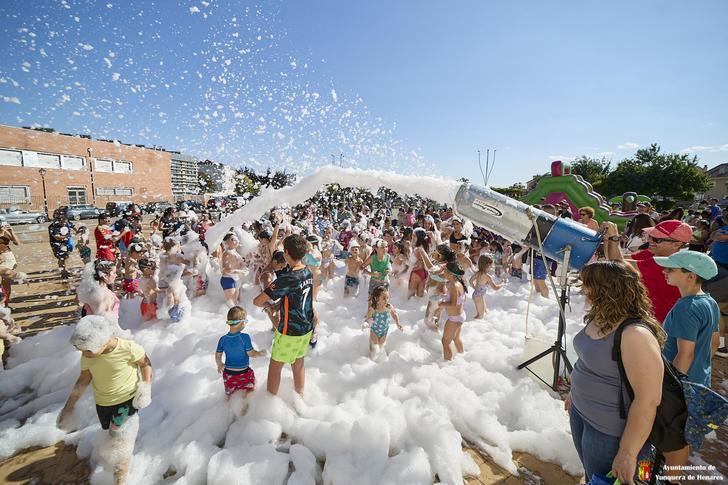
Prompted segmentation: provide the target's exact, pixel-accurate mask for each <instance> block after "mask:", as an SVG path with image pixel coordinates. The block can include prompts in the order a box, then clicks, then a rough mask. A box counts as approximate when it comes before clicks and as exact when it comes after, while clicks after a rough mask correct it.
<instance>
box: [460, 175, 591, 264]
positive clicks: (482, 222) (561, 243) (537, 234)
mask: <svg viewBox="0 0 728 485" xmlns="http://www.w3.org/2000/svg"><path fill="white" fill-rule="evenodd" d="M455 212H456V213H457V214H458V215H460V216H462V217H466V218H468V219H470V220H471V221H473V222H474V223H476V224H477V225H479V226H483V227H485V228H487V229H489V230H490V231H492V232H495V233H496V234H500V235H501V236H503V237H505V238H507V239H509V240H511V241H513V242H516V243H518V244H521V245H525V246H528V247H530V248H533V249H536V250H541V247H542V248H543V254H544V255H545V256H546V257H547V258H551V259H553V260H556V261H559V262H561V263H563V262H564V257H565V255H566V259H567V261H566V265H567V266H568V267H570V268H572V269H579V268H581V267H582V266H584V265H585V264H586V263H588V262H589V260H590V259H591V257H592V256H593V255H594V252H596V250H597V248H598V247H599V244H600V243H601V241H602V236H601V234H599V233H597V232H596V231H593V230H591V229H589V228H588V227H586V226H584V225H582V224H579V223H576V222H574V221H572V220H571V219H563V218H560V217H555V216H552V215H551V214H548V213H546V212H544V211H542V210H539V209H536V208H534V207H531V206H529V205H526V204H524V203H523V202H519V201H517V200H515V199H511V198H510V197H508V196H506V195H503V194H500V193H498V192H495V191H493V190H491V189H489V188H487V187H478V186H474V185H470V184H469V183H464V184H463V185H462V186H461V187H460V189H459V190H458V192H457V195H456V196H455ZM539 239H540V241H541V244H539ZM567 249H568V250H570V251H567ZM569 252H570V253H571V254H570V255H569V254H568V253H569Z"/></svg>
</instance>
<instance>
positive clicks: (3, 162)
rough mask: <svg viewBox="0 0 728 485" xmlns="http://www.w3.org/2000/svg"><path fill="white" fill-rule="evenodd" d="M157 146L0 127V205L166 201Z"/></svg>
mask: <svg viewBox="0 0 728 485" xmlns="http://www.w3.org/2000/svg"><path fill="white" fill-rule="evenodd" d="M171 157H172V154H171V153H170V152H167V151H164V150H161V149H149V148H146V147H143V146H140V145H127V144H123V143H119V142H114V141H105V140H93V139H91V137H89V136H85V135H68V134H63V133H49V132H44V131H38V130H32V129H25V128H15V127H10V126H4V125H0V207H8V206H17V207H20V208H24V209H28V210H42V209H43V208H44V207H47V208H48V210H49V211H50V212H52V211H53V210H54V209H55V208H56V207H58V206H61V205H82V204H91V205H95V206H97V207H104V206H105V205H106V203H107V202H110V201H114V202H137V203H147V202H153V201H172V199H173V196H172V172H171V165H172V158H171Z"/></svg>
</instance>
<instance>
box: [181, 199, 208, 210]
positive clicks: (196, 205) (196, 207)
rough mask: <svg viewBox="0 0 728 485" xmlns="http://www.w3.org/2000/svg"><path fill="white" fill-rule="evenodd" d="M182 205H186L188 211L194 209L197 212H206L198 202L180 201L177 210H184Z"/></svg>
mask: <svg viewBox="0 0 728 485" xmlns="http://www.w3.org/2000/svg"><path fill="white" fill-rule="evenodd" d="M182 204H185V205H186V206H187V208H188V209H192V210H193V211H195V212H202V211H204V210H205V206H204V205H203V204H202V203H201V202H198V201H196V200H180V201H179V202H177V210H180V209H181V208H182Z"/></svg>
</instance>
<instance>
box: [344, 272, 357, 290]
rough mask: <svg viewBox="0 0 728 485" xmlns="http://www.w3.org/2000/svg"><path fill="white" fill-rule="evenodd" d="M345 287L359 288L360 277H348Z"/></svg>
mask: <svg viewBox="0 0 728 485" xmlns="http://www.w3.org/2000/svg"><path fill="white" fill-rule="evenodd" d="M344 286H345V287H349V288H358V287H359V277H358V276H349V275H346V279H345V280H344Z"/></svg>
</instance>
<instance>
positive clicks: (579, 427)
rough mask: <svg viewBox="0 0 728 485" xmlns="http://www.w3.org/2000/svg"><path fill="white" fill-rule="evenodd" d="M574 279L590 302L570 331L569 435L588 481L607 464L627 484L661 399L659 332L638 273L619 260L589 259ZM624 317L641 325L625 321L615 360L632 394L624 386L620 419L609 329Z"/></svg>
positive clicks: (618, 383) (604, 470) (604, 472)
mask: <svg viewBox="0 0 728 485" xmlns="http://www.w3.org/2000/svg"><path fill="white" fill-rule="evenodd" d="M581 279H582V282H583V284H582V291H583V293H584V296H585V297H586V301H587V304H588V305H589V308H588V310H587V312H586V315H585V317H584V320H585V322H586V327H585V328H584V329H582V330H581V331H580V332H579V333H578V334H577V335H576V337H575V338H574V349H575V350H576V353H577V356H578V357H579V359H578V360H577V361H576V364H575V365H574V371H573V373H572V374H571V394H570V395H569V396H568V397H567V399H566V402H565V408H566V409H567V410H568V411H569V421H570V425H571V435H572V438H573V440H574V445H575V446H576V451H577V453H578V454H579V458H580V459H581V463H582V465H583V466H584V474H585V476H586V481H587V483H588V482H589V481H590V480H591V478H592V475H594V474H601V475H607V474H608V473H609V472H610V471H612V472H614V474H615V475H616V476H617V477H618V478H619V479H620V480H621V481H622V483H629V484H631V483H633V479H634V477H635V476H636V471H637V459H638V456H639V457H640V459H642V458H643V457H645V456H646V455H647V454H648V453H647V452H648V450H649V447H648V446H647V445H646V441H647V437H648V436H649V434H650V431H651V430H652V424H653V422H654V420H655V412H656V410H657V406H658V405H659V404H660V400H661V398H662V375H663V366H662V358H661V357H660V352H661V351H660V346H661V345H662V344H663V342H664V332H663V331H662V329H661V328H660V326H659V324H658V323H657V321H656V320H655V317H654V316H653V315H652V308H651V305H650V300H649V298H648V296H647V290H646V289H645V287H644V285H643V284H642V282H641V281H640V276H639V274H638V273H637V272H636V271H635V270H634V269H632V267H630V266H629V265H627V264H626V263H623V262H616V261H597V262H595V263H592V264H588V265H586V266H584V267H583V268H582V270H581ZM627 318H639V319H640V320H641V325H630V326H628V327H627V328H625V329H624V332H623V333H622V345H621V351H622V361H623V363H624V367H625V371H626V373H627V377H628V379H629V382H630V384H631V385H632V388H633V389H634V394H635V398H634V401H631V402H630V401H629V396H628V395H627V392H626V391H625V392H624V393H623V394H624V398H625V401H626V402H625V405H626V406H627V419H626V420H625V419H622V418H620V415H619V399H620V398H619V391H620V386H622V382H621V379H620V377H619V370H618V369H617V362H616V361H614V360H612V344H613V342H614V331H615V330H616V329H617V327H618V326H619V324H621V323H622V322H623V321H624V320H626V319H627ZM642 325H644V326H642ZM645 327H648V328H645ZM655 335H658V338H655ZM658 339H659V341H658Z"/></svg>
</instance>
